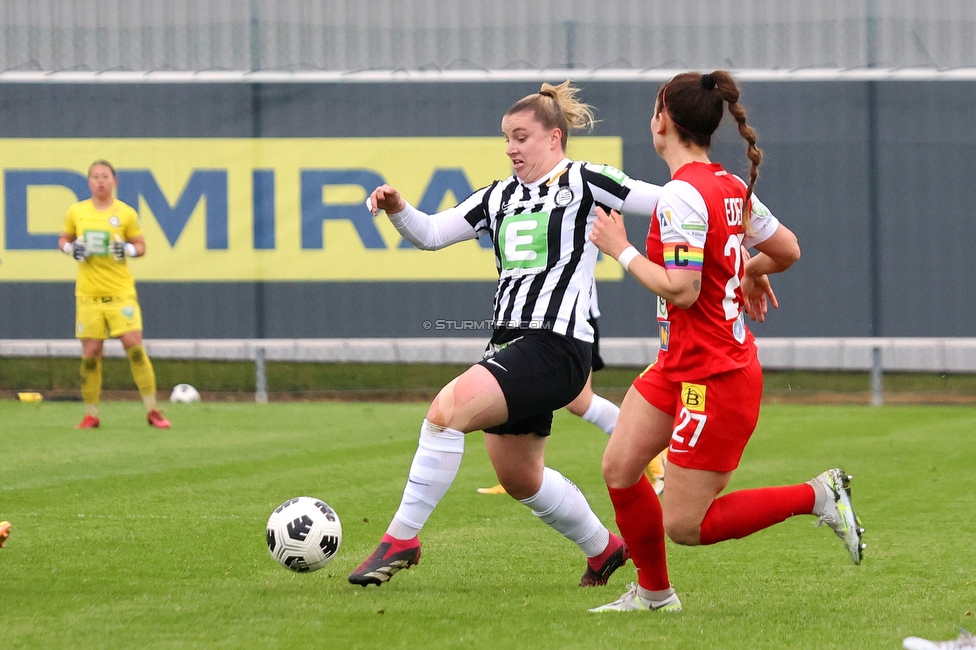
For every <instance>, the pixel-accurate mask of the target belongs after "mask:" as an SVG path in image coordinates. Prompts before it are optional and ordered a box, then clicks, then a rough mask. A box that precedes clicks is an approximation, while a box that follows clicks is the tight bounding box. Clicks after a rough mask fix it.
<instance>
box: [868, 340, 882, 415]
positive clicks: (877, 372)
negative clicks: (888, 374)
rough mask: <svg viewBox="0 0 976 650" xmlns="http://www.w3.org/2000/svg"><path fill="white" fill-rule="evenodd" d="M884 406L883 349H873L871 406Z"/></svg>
mask: <svg viewBox="0 0 976 650" xmlns="http://www.w3.org/2000/svg"><path fill="white" fill-rule="evenodd" d="M882 404H884V375H883V374H882V369H881V347H880V346H877V345H876V346H874V347H873V348H871V406H875V407H877V406H881V405H882Z"/></svg>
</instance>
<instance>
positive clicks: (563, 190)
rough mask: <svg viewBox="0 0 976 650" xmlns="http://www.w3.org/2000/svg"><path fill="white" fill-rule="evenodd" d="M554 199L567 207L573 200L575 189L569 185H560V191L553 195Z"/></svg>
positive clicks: (560, 205)
mask: <svg viewBox="0 0 976 650" xmlns="http://www.w3.org/2000/svg"><path fill="white" fill-rule="evenodd" d="M553 201H555V202H556V205H558V206H559V207H560V208H565V207H566V206H567V205H569V204H570V203H572V202H573V190H571V189H569V188H568V187H560V188H559V191H558V192H556V196H555V197H553Z"/></svg>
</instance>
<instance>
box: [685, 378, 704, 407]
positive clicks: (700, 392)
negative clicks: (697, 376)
mask: <svg viewBox="0 0 976 650" xmlns="http://www.w3.org/2000/svg"><path fill="white" fill-rule="evenodd" d="M681 403H682V404H684V405H685V408H686V409H688V410H689V411H694V412H696V413H704V412H705V386H703V385H701V384H689V383H688V382H686V381H683V382H681Z"/></svg>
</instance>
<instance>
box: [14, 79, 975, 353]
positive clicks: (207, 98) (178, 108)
mask: <svg viewBox="0 0 976 650" xmlns="http://www.w3.org/2000/svg"><path fill="white" fill-rule="evenodd" d="M553 81H559V80H558V79H555V80H553ZM869 83H875V84H876V92H875V93H874V94H873V95H872V94H871V93H870V92H869V90H868V89H869V86H868V84H869ZM581 85H582V88H583V91H582V98H583V99H584V101H587V102H588V103H591V104H593V105H594V106H596V108H597V117H598V118H599V119H600V122H599V124H598V125H597V128H596V130H595V134H596V135H619V136H621V137H622V138H623V140H624V169H625V171H627V173H628V174H630V175H631V176H634V177H637V178H642V179H645V180H648V181H651V182H655V183H664V182H666V181H667V180H668V173H667V168H666V167H665V166H664V164H663V163H662V162H661V161H660V160H659V159H658V158H657V155H656V154H655V152H654V150H653V146H652V143H651V138H650V133H649V129H648V123H649V120H650V117H651V108H652V105H653V99H654V95H655V91H656V87H657V84H654V83H631V82H604V81H599V82H587V83H585V84H581ZM537 89H538V84H537V83H528V82H526V83H522V82H518V83H515V82H511V83H508V82H506V83H494V84H487V83H422V84H413V83H396V84H379V83H377V84H366V83H364V84H328V83H325V84H265V85H257V84H216V85H205V84H159V85H152V84H146V85H135V84H118V85H112V84H3V85H0V93H2V94H0V137H8V138H9V137H17V138H32V137H37V138H57V137H73V138H77V137H92V138H114V137H156V138H158V137H277V138H280V137H360V136H362V137H367V136H372V137H376V136H384V137H395V136H493V135H498V136H499V146H498V155H499V156H503V155H504V143H503V140H502V138H501V134H500V121H501V117H502V114H503V113H504V112H505V110H506V109H507V108H508V107H509V106H510V105H511V104H512V103H513V102H514V101H515V100H517V99H519V98H520V97H522V96H523V95H526V94H528V93H531V92H534V91H536V90H537ZM742 101H743V103H744V105H745V106H746V107H747V108H748V110H749V121H750V123H753V124H754V125H755V126H756V128H757V129H758V131H759V137H760V141H759V142H760V146H761V147H762V148H763V150H764V152H765V156H766V158H765V162H764V164H763V166H762V168H761V178H760V182H759V185H758V187H757V191H758V195H759V196H760V197H761V198H762V199H763V201H764V202H765V203H766V204H767V205H768V206H769V207H770V208H771V209H772V210H773V212H774V213H776V214H777V215H778V216H779V217H780V218H781V219H782V220H783V222H784V223H785V224H786V225H788V226H789V227H790V228H791V229H792V230H793V231H794V232H796V233H797V235H798V237H799V239H800V243H801V246H802V248H803V258H802V259H801V260H800V262H799V263H798V264H797V265H796V267H795V268H794V269H792V270H790V272H789V273H787V274H785V275H782V276H778V277H776V278H775V288H776V291H777V295H778V296H779V299H780V302H781V305H782V309H781V310H780V311H779V312H777V313H775V314H772V316H771V317H770V321H769V322H768V323H766V324H765V325H761V326H757V327H756V328H755V329H756V331H757V333H758V334H759V335H765V336H870V335H872V334H876V335H880V336H972V335H974V327H973V323H974V322H976V300H974V297H976V296H974V289H973V280H972V278H974V277H976V256H974V255H972V254H971V252H970V251H971V250H972V248H973V246H974V244H976V235H974V229H973V227H972V225H971V224H972V217H971V211H972V206H973V205H976V196H974V195H976V182H974V181H976V179H974V175H973V172H972V171H971V169H972V167H971V162H972V160H973V159H974V158H976V130H974V129H973V128H972V127H973V124H974V120H973V108H972V107H973V106H976V83H973V82H963V81H943V82H936V81H920V82H906V81H888V82H849V81H817V82H798V81H782V82H751V83H747V84H744V85H743V97H742ZM871 101H874V102H876V104H874V105H873V106H872V105H870V102H871ZM872 116H875V119H876V122H875V123H873V124H872V123H871V119H872ZM872 134H876V136H877V137H876V139H875V140H873V141H872V140H871V138H872ZM713 145H714V146H713V158H714V159H716V160H719V161H721V162H723V163H724V164H725V165H726V167H728V168H729V169H730V170H732V171H734V172H736V173H740V174H744V173H745V172H746V170H747V169H748V161H747V160H746V158H745V147H744V143H743V141H742V140H741V138H739V136H738V133H737V131H735V129H734V128H732V127H731V126H729V125H726V126H724V127H723V129H721V130H720V132H719V133H718V134H717V136H716V138H715V142H714V143H713ZM0 146H2V143H0ZM872 151H873V152H875V154H876V156H875V158H873V159H872ZM872 164H875V165H877V167H876V169H877V173H876V175H875V176H874V178H876V179H877V180H878V183H877V186H876V187H875V188H874V190H875V191H876V196H877V198H878V200H877V206H878V215H877V216H878V221H877V224H878V227H877V233H876V238H877V241H878V243H879V249H878V250H879V256H878V264H879V268H878V271H880V275H879V276H878V283H877V286H878V288H879V292H878V295H877V297H878V299H879V304H878V306H877V309H876V310H875V309H873V304H874V303H873V300H874V296H873V294H872V286H873V285H874V281H873V277H872V264H871V259H872V257H871V245H872V229H871V220H870V215H869V211H870V209H871V200H870V197H871V187H872V186H871V180H872V176H871V172H870V170H871V165H872ZM646 229H647V220H646V219H636V218H634V219H630V220H629V222H628V231H629V232H630V235H631V240H632V241H634V242H635V243H642V242H643V239H644V237H645V234H646ZM139 292H140V297H141V300H142V302H143V307H144V311H145V312H146V316H147V323H146V336H147V337H150V338H236V337H262V336H263V337H274V338H278V337H284V338H288V337H356V336H363V337H380V336H485V332H483V331H478V330H458V329H440V330H438V329H436V328H435V327H433V326H432V327H431V329H425V328H424V322H425V321H431V322H432V323H434V322H437V321H438V320H441V321H446V322H453V321H480V320H482V319H485V318H487V317H489V316H490V303H491V298H492V295H493V292H494V287H493V284H492V283H490V282H416V283H409V282H267V283H252V282H239V283H218V282H214V283H185V282H173V283H164V282H147V281H142V282H141V283H140V284H139ZM71 294H72V290H71V286H70V285H69V284H63V283H23V282H4V281H3V267H2V264H0V301H2V304H3V305H4V307H3V308H2V309H0V338H58V337H69V336H71V332H72V311H73V298H72V295H71ZM600 306H601V309H602V311H603V319H602V320H601V332H602V333H603V334H604V335H605V336H649V335H650V336H654V335H655V328H653V327H652V324H653V305H652V301H651V299H650V296H649V295H648V294H647V292H646V291H645V290H643V289H642V288H641V287H640V286H639V285H638V284H637V283H636V282H635V281H634V280H632V279H630V278H629V277H628V278H625V279H624V281H623V282H606V283H603V284H602V285H601V287H600ZM874 314H876V315H877V321H878V322H872V318H873V317H874ZM446 327H449V328H450V327H452V326H450V325H448V326H446Z"/></svg>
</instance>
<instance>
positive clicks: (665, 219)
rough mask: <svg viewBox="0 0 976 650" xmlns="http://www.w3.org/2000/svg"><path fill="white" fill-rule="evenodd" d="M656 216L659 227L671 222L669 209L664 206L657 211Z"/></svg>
mask: <svg viewBox="0 0 976 650" xmlns="http://www.w3.org/2000/svg"><path fill="white" fill-rule="evenodd" d="M657 218H658V220H659V221H660V222H661V227H662V228H663V227H664V226H667V225H669V224H670V223H671V211H670V210H668V209H667V208H665V209H664V210H661V211H660V212H658V213H657Z"/></svg>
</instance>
